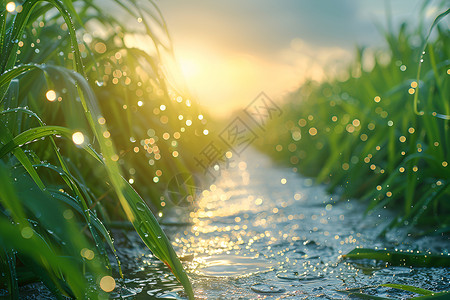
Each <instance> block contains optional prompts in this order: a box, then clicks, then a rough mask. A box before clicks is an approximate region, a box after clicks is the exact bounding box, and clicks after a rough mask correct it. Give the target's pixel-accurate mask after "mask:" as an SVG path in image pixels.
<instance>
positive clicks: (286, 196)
mask: <svg viewBox="0 0 450 300" xmlns="http://www.w3.org/2000/svg"><path fill="white" fill-rule="evenodd" d="M337 199H338V198H337V197H336V196H333V195H329V194H327V193H326V192H325V187H324V186H317V185H314V184H313V181H312V180H311V179H309V178H304V177H301V176H299V174H298V173H295V172H294V171H293V170H292V169H290V168H285V167H280V166H276V165H275V164H274V163H273V162H272V161H271V160H270V159H269V158H268V157H266V156H265V155H263V154H260V153H258V152H256V151H255V150H252V149H248V150H247V151H246V152H245V153H244V154H243V155H242V156H241V157H238V158H235V160H234V162H232V163H231V164H230V166H229V167H228V168H227V169H225V170H222V172H221V176H220V178H219V179H218V180H217V181H216V182H214V184H212V185H211V186H210V187H209V189H207V190H205V191H203V192H202V193H201V195H200V197H199V199H198V201H197V204H196V207H195V209H193V210H192V209H191V210H188V209H185V210H183V209H181V208H180V212H179V213H180V215H178V216H177V217H174V216H172V217H170V216H169V217H167V218H166V219H163V221H164V222H165V223H166V224H167V223H170V224H172V225H166V226H165V228H164V229H165V230H166V232H167V234H168V236H169V239H171V240H172V241H173V244H174V247H175V249H176V251H177V252H178V253H179V254H180V255H181V257H182V260H183V261H184V263H185V265H186V268H187V269H188V270H189V274H190V277H191V280H192V283H193V286H194V290H195V294H196V297H197V298H198V299H261V298H275V299H310V298H311V299H316V298H318V299H343V298H344V299H345V298H346V297H347V296H346V295H345V294H343V293H340V292H338V291H337V290H342V289H345V288H354V287H363V286H374V287H372V288H369V289H366V290H364V292H365V293H367V294H371V295H376V296H382V297H390V298H394V299H406V298H410V297H412V296H416V295H415V294H412V293H407V292H403V291H399V290H395V289H390V288H382V287H376V285H378V284H381V283H401V284H409V285H414V286H417V287H421V288H426V289H431V290H435V291H442V290H449V289H450V269H449V268H409V267H392V266H386V265H385V264H384V263H379V262H375V261H363V262H348V261H344V260H342V259H341V255H342V254H345V253H347V252H349V251H351V250H352V249H354V248H355V247H357V246H359V247H366V248H374V249H375V248H388V249H395V248H396V249H404V250H406V249H410V250H411V249H412V250H421V251H431V252H434V253H442V252H447V251H448V248H449V247H448V246H449V238H448V237H447V236H431V237H430V236H417V235H416V234H415V232H411V233H410V234H409V235H408V232H406V231H404V230H403V231H397V232H391V233H390V234H389V235H388V237H387V238H383V239H382V238H379V237H377V236H378V234H379V233H380V231H381V230H382V229H383V228H384V226H386V225H387V224H388V223H389V220H390V219H391V218H392V217H393V214H392V212H389V211H386V210H383V211H377V212H375V213H372V214H371V215H369V216H364V211H365V206H364V205H363V204H361V203H359V202H358V201H356V200H349V201H341V202H336V200H337ZM183 215H184V216H185V217H189V222H191V224H183V222H181V223H180V221H179V220H180V219H182V217H181V216H183ZM173 220H176V221H173ZM116 240H117V241H118V244H117V248H118V249H119V250H118V251H119V254H120V257H121V260H122V267H123V268H124V274H125V278H126V279H125V286H126V287H125V288H124V289H123V290H122V296H126V295H129V296H130V297H131V298H133V299H150V298H160V299H184V295H183V292H182V288H181V286H180V285H179V284H178V283H177V282H176V280H175V278H174V276H172V275H169V274H168V270H167V269H166V268H165V267H164V266H163V265H162V264H161V263H159V262H158V261H157V260H155V259H154V258H153V257H152V255H151V253H150V252H149V251H148V250H147V249H146V248H145V246H143V244H142V243H141V242H140V241H139V237H138V236H137V234H135V233H127V235H126V238H125V236H124V238H119V239H117V238H116Z"/></svg>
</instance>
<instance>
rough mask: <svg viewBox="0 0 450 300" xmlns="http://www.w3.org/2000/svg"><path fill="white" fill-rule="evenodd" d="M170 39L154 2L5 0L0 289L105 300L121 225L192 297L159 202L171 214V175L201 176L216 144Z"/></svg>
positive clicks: (0, 46) (115, 272) (0, 62)
mask: <svg viewBox="0 0 450 300" xmlns="http://www.w3.org/2000/svg"><path fill="white" fill-rule="evenodd" d="M99 5H101V6H99ZM105 5H106V6H108V9H107V10H106V9H104V7H102V6H105ZM130 20H132V21H131V22H130ZM136 40H141V41H142V40H144V41H146V45H147V46H146V47H145V49H142V48H138V47H137V46H136V45H137V43H136V42H135V41H136ZM171 47H172V45H171V42H170V37H169V35H168V33H167V28H166V25H165V22H164V19H163V18H162V16H161V14H160V11H159V10H158V8H157V7H156V5H155V4H154V3H153V2H152V1H143V2H142V3H140V4H139V5H138V4H137V3H136V2H135V1H134V0H111V1H91V0H83V1H81V0H80V1H72V0H61V1H58V0H49V1H40V0H24V1H16V2H10V1H4V0H2V1H1V6H0V74H1V75H0V126H1V127H0V180H1V184H0V269H1V274H2V275H1V278H0V279H1V280H0V282H1V284H2V285H1V286H0V288H5V289H7V290H8V291H9V297H11V298H12V299H19V286H20V285H22V284H25V283H29V282H34V281H42V282H43V283H44V284H45V285H46V286H47V287H48V288H49V289H50V291H51V292H52V293H53V294H54V295H55V296H56V297H57V298H59V299H62V298H63V295H65V296H70V297H76V298H79V299H85V298H95V299H97V298H101V299H103V298H108V293H110V292H111V291H113V290H114V287H115V286H116V280H117V279H118V278H120V277H121V276H122V272H121V269H120V263H113V262H111V261H110V259H111V257H114V255H111V254H115V251H116V250H115V247H114V243H113V239H112V238H111V236H110V233H109V231H108V224H110V223H111V222H114V221H121V220H128V221H129V222H131V223H132V224H133V226H134V228H135V230H136V231H137V232H138V234H139V235H140V237H141V238H142V240H143V241H144V243H145V244H146V245H147V246H148V248H149V249H150V250H151V251H152V252H153V254H154V255H155V256H156V257H158V258H159V259H160V260H162V261H163V262H164V263H165V264H166V265H167V266H168V267H169V269H170V270H171V271H172V272H173V273H174V275H175V276H176V277H177V278H178V280H179V281H180V282H181V283H182V284H183V286H184V288H185V292H186V295H187V296H188V297H189V298H190V299H191V298H192V297H193V294H192V287H191V284H190V282H189V279H188V277H187V275H186V273H185V271H184V270H183V266H182V265H181V263H180V261H179V260H178V258H177V255H176V253H175V251H174V250H173V248H172V246H171V244H170V242H169V240H168V239H167V237H166V235H165V234H164V232H163V231H162V230H161V228H160V226H159V225H158V222H157V220H156V218H155V217H154V215H153V213H152V211H151V210H150V208H152V210H153V212H155V213H158V214H159V215H161V214H162V213H163V209H164V208H166V209H167V208H168V207H169V208H170V206H171V205H172V204H171V202H170V201H167V199H166V196H165V194H164V193H163V192H164V190H165V189H166V186H167V182H168V181H169V180H170V178H172V177H173V176H174V175H176V174H178V173H181V172H182V173H184V174H189V173H191V172H193V171H194V169H195V165H194V164H193V163H192V160H191V159H190V158H191V156H192V154H195V153H197V152H198V151H199V150H200V149H199V147H200V145H204V144H205V143H206V141H205V139H207V138H208V137H207V136H206V135H205V134H204V130H205V128H206V126H205V124H206V120H205V118H203V115H202V114H201V112H200V111H199V108H198V107H197V106H196V105H195V103H192V102H191V101H190V100H189V95H188V94H186V93H185V92H183V90H180V89H177V86H176V85H175V84H173V83H172V82H171V81H169V80H168V74H167V70H166V69H164V60H167V59H171V58H172V48H171ZM178 88H179V87H178ZM186 157H188V158H189V159H186ZM116 258H117V257H116ZM111 265H118V267H117V268H114V269H113V268H112V267H111Z"/></svg>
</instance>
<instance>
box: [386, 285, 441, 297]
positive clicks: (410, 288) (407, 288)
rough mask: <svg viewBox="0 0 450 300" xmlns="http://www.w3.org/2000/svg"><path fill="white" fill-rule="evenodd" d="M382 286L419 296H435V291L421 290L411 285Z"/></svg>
mask: <svg viewBox="0 0 450 300" xmlns="http://www.w3.org/2000/svg"><path fill="white" fill-rule="evenodd" d="M380 286H384V287H390V288H394V289H398V290H403V291H408V292H411V293H416V294H419V295H433V293H434V292H433V291H430V290H426V289H421V288H418V287H415V286H411V285H406V284H397V283H384V284H380Z"/></svg>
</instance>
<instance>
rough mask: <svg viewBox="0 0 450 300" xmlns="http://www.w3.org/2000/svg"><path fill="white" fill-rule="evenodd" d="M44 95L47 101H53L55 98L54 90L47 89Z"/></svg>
mask: <svg viewBox="0 0 450 300" xmlns="http://www.w3.org/2000/svg"><path fill="white" fill-rule="evenodd" d="M45 97H47V100H48V101H50V102H53V101H55V100H56V92H55V91H54V90H48V91H47V93H45Z"/></svg>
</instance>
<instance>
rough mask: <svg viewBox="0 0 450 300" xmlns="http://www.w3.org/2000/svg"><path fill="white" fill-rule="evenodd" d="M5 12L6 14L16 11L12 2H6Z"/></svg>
mask: <svg viewBox="0 0 450 300" xmlns="http://www.w3.org/2000/svg"><path fill="white" fill-rule="evenodd" d="M6 10H7V11H8V12H13V11H15V10H16V4H15V3H14V2H8V4H6Z"/></svg>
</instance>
